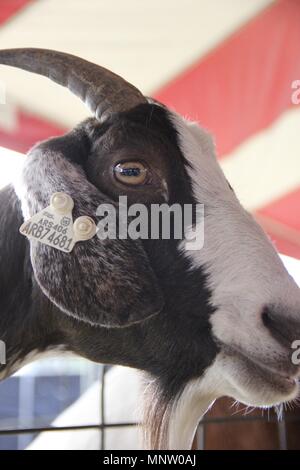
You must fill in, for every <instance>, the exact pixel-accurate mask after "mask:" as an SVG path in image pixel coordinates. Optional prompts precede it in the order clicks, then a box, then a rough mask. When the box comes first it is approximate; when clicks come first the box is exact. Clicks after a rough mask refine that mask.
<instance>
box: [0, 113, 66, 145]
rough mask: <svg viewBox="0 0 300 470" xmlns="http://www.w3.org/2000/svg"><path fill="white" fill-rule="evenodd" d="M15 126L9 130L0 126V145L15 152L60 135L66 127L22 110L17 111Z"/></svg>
mask: <svg viewBox="0 0 300 470" xmlns="http://www.w3.org/2000/svg"><path fill="white" fill-rule="evenodd" d="M17 113H18V115H17V126H16V128H15V129H14V130H13V131H11V132H8V131H5V130H3V129H1V128H0V145H1V147H6V148H9V149H12V150H16V151H17V152H22V153H26V152H28V150H29V149H30V148H31V147H32V146H33V145H35V144H36V143H37V142H39V141H40V140H45V139H48V138H49V137H52V136H57V135H62V134H64V133H65V132H66V129H64V128H63V127H60V126H58V125H56V124H52V123H51V122H49V121H48V120H44V119H42V118H39V117H36V116H34V115H33V114H29V113H26V112H24V111H18V112H17Z"/></svg>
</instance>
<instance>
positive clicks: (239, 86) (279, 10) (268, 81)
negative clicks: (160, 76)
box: [155, 0, 300, 155]
mask: <svg viewBox="0 0 300 470" xmlns="http://www.w3.org/2000/svg"><path fill="white" fill-rule="evenodd" d="M299 45H300V1H299V0H281V1H279V2H276V3H275V4H274V5H271V6H270V7H269V8H267V9H266V10H264V11H263V12H261V13H260V14H259V15H258V16H257V17H255V18H254V19H253V20H251V21H250V22H249V23H247V24H246V25H245V26H244V27H242V28H241V29H240V30H239V31H238V32H237V33H235V34H234V35H233V36H231V37H230V38H228V39H227V40H226V41H224V42H223V43H222V44H221V45H220V46H219V47H217V48H216V49H215V50H213V51H212V52H211V53H209V54H208V55H207V56H206V57H205V58H203V59H201V60H200V61H199V62H198V63H196V64H194V65H193V66H192V67H190V68H189V69H187V70H186V71H185V72H183V73H182V74H181V75H179V76H178V77H177V78H175V79H174V80H172V81H171V82H170V83H168V84H167V85H166V86H164V87H163V88H162V89H160V90H159V91H158V92H157V93H156V94H155V97H156V98H157V99H158V100H159V101H162V102H163V103H165V104H166V105H168V106H170V107H172V108H174V109H176V110H177V111H178V112H179V113H180V114H183V115H187V116H189V117H190V118H192V119H195V120H197V121H199V122H200V123H201V124H202V125H203V126H204V127H206V128H208V129H209V130H210V131H211V132H212V133H213V134H214V135H215V137H216V143H217V148H218V153H219V154H221V155H224V154H227V153H229V152H231V151H232V150H233V149H234V148H235V147H236V146H237V145H238V144H240V143H241V142H242V141H244V140H245V139H246V138H247V137H249V136H250V135H252V134H254V133H256V132H258V131H259V130H261V129H263V128H265V127H266V126H268V125H270V123H272V121H274V119H276V118H277V117H278V116H279V115H280V114H281V113H282V112H283V111H284V110H286V109H287V108H288V107H290V106H291V92H292V90H291V83H292V81H294V80H295V79H300V48H299Z"/></svg>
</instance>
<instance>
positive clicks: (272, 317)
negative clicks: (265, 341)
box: [261, 307, 293, 347]
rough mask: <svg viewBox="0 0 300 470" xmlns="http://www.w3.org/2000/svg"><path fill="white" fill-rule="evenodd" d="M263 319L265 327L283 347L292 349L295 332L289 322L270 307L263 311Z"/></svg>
mask: <svg viewBox="0 0 300 470" xmlns="http://www.w3.org/2000/svg"><path fill="white" fill-rule="evenodd" d="M261 317H262V322H263V325H264V326H265V327H266V328H267V329H268V331H269V332H270V334H271V335H272V336H273V338H274V339H276V340H277V341H278V342H279V343H280V344H282V345H283V346H286V347H290V345H291V341H292V336H293V332H292V330H291V328H290V325H289V324H288V322H287V321H286V320H285V319H284V318H282V317H281V316H279V315H278V314H276V313H274V312H273V311H272V310H271V309H270V308H269V307H265V308H264V309H263V311H262V315H261Z"/></svg>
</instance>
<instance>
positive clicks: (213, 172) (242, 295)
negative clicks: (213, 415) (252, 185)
mask: <svg viewBox="0 0 300 470" xmlns="http://www.w3.org/2000/svg"><path fill="white" fill-rule="evenodd" d="M172 121H173V125H174V126H175V127H176V129H177V132H178V135H179V145H180V148H181V151H182V153H183V155H184V156H185V158H186V159H187V161H188V162H189V163H190V164H191V168H189V167H187V171H188V173H189V176H190V178H191V181H192V187H193V192H194V196H195V199H196V202H197V203H201V204H204V246H203V248H202V249H201V250H198V251H189V250H187V249H186V248H185V243H184V242H183V243H182V246H181V248H182V251H183V253H184V254H185V256H187V257H189V259H190V260H191V262H192V266H194V267H202V268H203V269H204V271H205V272H206V273H207V274H208V287H209V289H210V291H211V293H212V297H211V302H212V304H213V305H214V306H215V307H216V308H217V310H216V312H215V313H214V314H213V315H212V316H211V324H212V330H213V334H214V335H215V337H216V338H218V339H219V340H220V341H221V342H222V343H225V344H227V345H229V346H233V347H236V348H237V349H239V350H242V351H243V352H244V353H245V355H246V356H247V355H248V356H250V357H253V358H255V359H256V360H257V362H260V361H261V360H263V361H267V362H268V363H274V364H276V362H277V361H282V362H283V361H285V360H286V361H287V360H288V355H287V353H288V351H287V350H286V348H283V346H281V345H280V344H279V343H278V342H277V341H276V340H275V339H274V338H273V337H271V335H270V334H269V332H268V330H267V328H265V327H264V325H263V323H262V318H261V313H262V310H263V308H264V307H265V306H266V305H278V306H281V307H282V313H283V314H284V315H285V316H286V319H287V321H288V320H289V319H294V320H299V324H300V290H299V288H298V286H297V285H296V283H295V282H294V280H293V279H292V278H291V276H290V275H289V274H288V273H287V271H286V269H285V267H284V265H283V263H282V261H281V260H280V258H279V256H278V254H277V253H276V251H275V249H274V247H273V245H272V243H271V242H270V241H269V239H268V238H267V236H266V235H265V233H264V232H263V230H262V229H261V227H260V226H259V225H258V224H257V223H256V222H255V220H254V219H253V217H252V216H251V215H250V214H249V213H248V212H246V211H245V210H244V208H243V207H242V206H241V205H240V203H239V201H238V199H237V197H236V196H235V194H234V193H233V191H231V189H230V188H229V186H228V183H227V181H226V179H225V176H224V174H223V172H222V170H221V168H220V166H219V164H218V162H217V160H216V158H215V152H214V146H213V143H212V140H211V138H210V136H209V135H208V134H207V133H206V132H205V131H203V130H202V129H200V128H199V127H198V126H197V125H196V124H192V123H187V122H186V121H184V120H183V119H182V118H181V117H180V116H178V115H176V114H175V113H173V114H172ZM254 190H255V189H254ZM201 288H202V286H199V289H201ZM199 313H200V312H199ZM236 366H237V367H238V365H236ZM226 371H227V373H228V374H229V375H230V374H233V372H234V370H233V369H232V370H231V372H230V368H229V367H227V368H226ZM242 382H243V383H242ZM244 382H245V381H244V380H243V381H241V384H240V385H241V387H244V386H245V383H244ZM234 383H235V387H237V385H238V381H235V382H234ZM220 394H221V395H222V394H223V391H222V390H220ZM240 395H243V396H244V399H245V400H247V399H248V401H255V396H254V395H255V390H254V389H253V388H252V389H251V392H250V391H249V395H248V396H247V390H244V391H243V393H242V394H241V393H239V396H240ZM258 395H259V397H261V393H259V394H258ZM269 398H270V397H269ZM274 399H275V401H276V400H277V399H278V396H277V395H276V397H275V396H274ZM258 401H259V400H258ZM269 402H270V399H269V400H268V403H269Z"/></svg>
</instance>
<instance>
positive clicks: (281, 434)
mask: <svg viewBox="0 0 300 470" xmlns="http://www.w3.org/2000/svg"><path fill="white" fill-rule="evenodd" d="M277 428H278V439H279V450H287V448H288V445H287V431H286V416H285V412H284V410H282V419H281V420H279V421H278V424H277Z"/></svg>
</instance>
